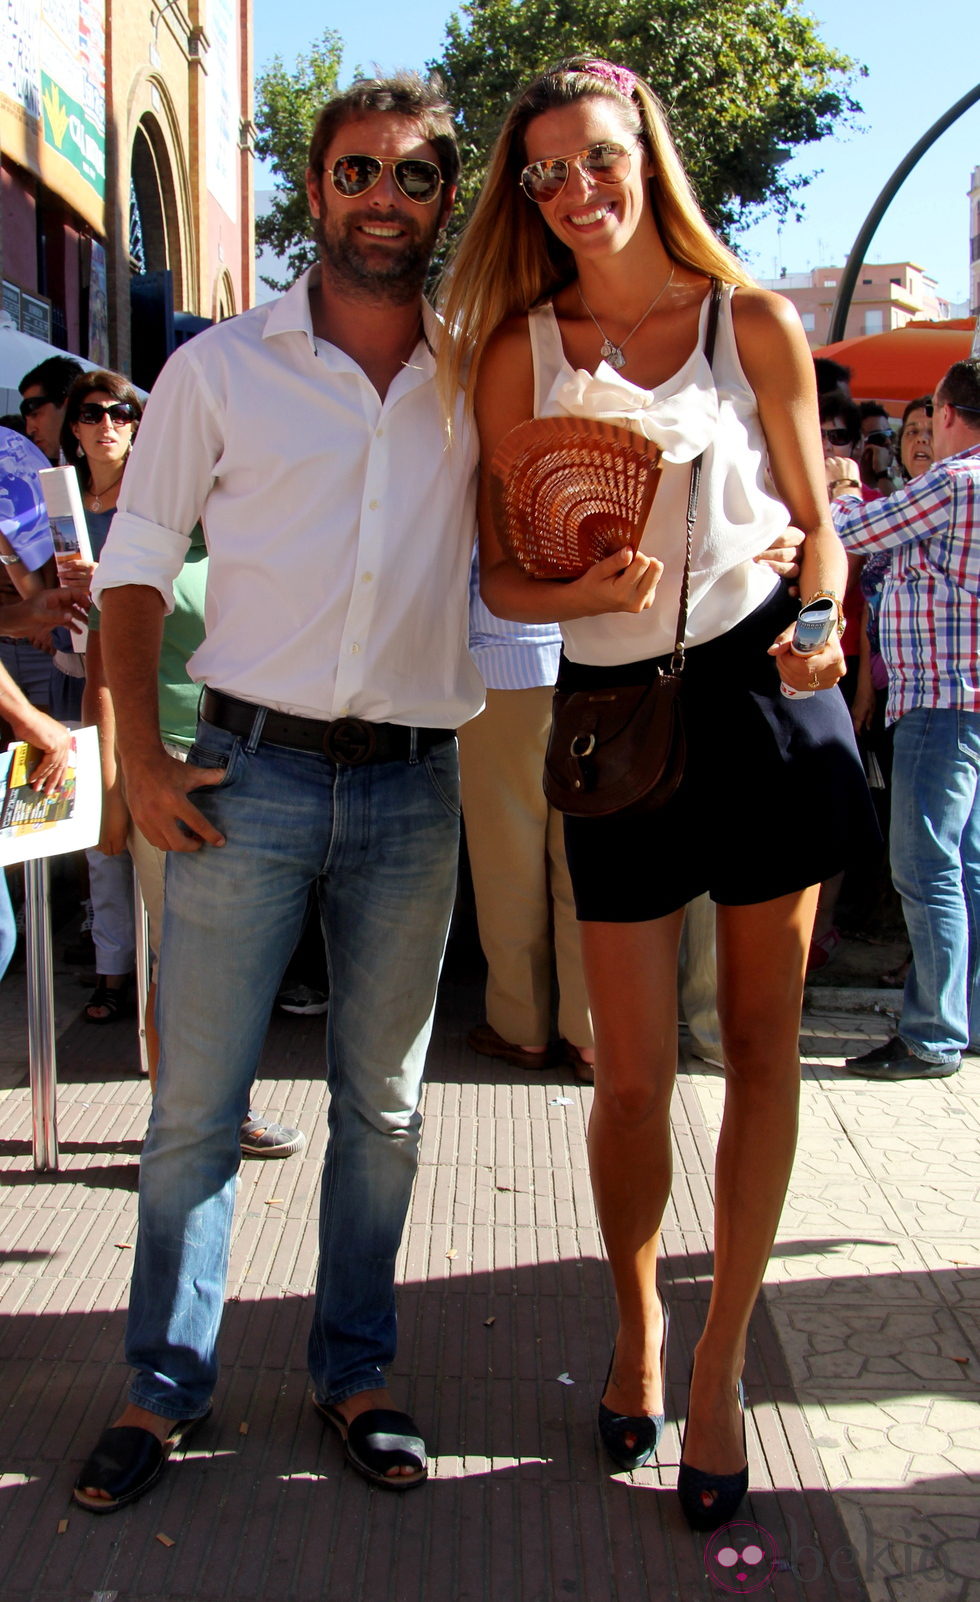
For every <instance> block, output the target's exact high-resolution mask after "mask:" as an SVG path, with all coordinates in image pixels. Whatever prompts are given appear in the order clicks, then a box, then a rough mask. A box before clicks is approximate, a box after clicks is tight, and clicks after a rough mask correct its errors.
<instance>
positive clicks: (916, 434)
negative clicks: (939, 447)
mask: <svg viewBox="0 0 980 1602" xmlns="http://www.w3.org/2000/svg"><path fill="white" fill-rule="evenodd" d="M899 454H900V455H901V458H902V471H903V473H904V475H905V478H906V480H910V479H913V478H918V477H919V475H920V473H926V472H928V471H929V468H930V467H931V466H932V464H933V460H934V453H933V448H932V396H931V395H920V396H918V398H917V399H916V400H911V401H909V403H908V405H907V406H906V408H905V410H904V412H903V413H902V431H901V434H900V435H899Z"/></svg>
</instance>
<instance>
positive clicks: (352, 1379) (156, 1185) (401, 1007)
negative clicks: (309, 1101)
mask: <svg viewBox="0 0 980 1602" xmlns="http://www.w3.org/2000/svg"><path fill="white" fill-rule="evenodd" d="M189 760H190V761H191V762H193V763H196V764H198V765H199V766H203V767H223V766H225V765H226V764H227V773H226V776H225V778H224V779H223V780H222V782H221V783H220V784H219V785H217V786H216V787H215V788H213V789H202V790H198V791H195V792H194V802H195V804H196V805H197V806H198V807H199V808H200V809H201V811H202V812H205V813H206V814H207V816H208V818H209V819H210V820H211V821H212V822H213V823H214V825H215V826H216V827H217V828H218V829H220V830H221V832H222V833H223V834H224V835H225V837H226V841H227V843H226V844H225V845H224V846H223V847H219V848H214V847H209V846H205V847H203V848H202V849H201V850H200V851H197V852H193V853H182V852H177V853H172V854H171V855H170V857H169V859H168V864H167V881H166V901H165V910H164V926H163V941H162V947H163V949H162V952H161V958H160V975H159V995H158V1014H157V1021H158V1025H159V1028H160V1035H161V1042H162V1049H161V1058H160V1074H159V1086H158V1090H157V1095H156V1099H155V1102H154V1107H153V1113H152V1116H151V1119H150V1128H149V1133H148V1136H147V1140H146V1145H145V1147H144V1151H143V1158H142V1163H141V1168H140V1214H139V1237H138V1241H137V1247H136V1254H135V1261H134V1266H133V1286H132V1296H131V1301H130V1313H129V1326H128V1331H127V1342H126V1355H127V1359H128V1361H129V1363H130V1364H131V1365H132V1367H133V1368H134V1369H135V1370H136V1374H135V1377H134V1380H133V1385H132V1388H131V1392H130V1399H131V1401H133V1402H134V1403H136V1404H137V1405H139V1406H142V1407H146V1408H149V1409H150V1410H151V1411H153V1412H155V1413H159V1414H162V1415H164V1416H168V1417H171V1418H174V1417H179V1418H191V1417H196V1416H198V1415H200V1414H202V1413H203V1412H205V1410H206V1409H207V1407H208V1404H209V1401H210V1398H211V1393H212V1391H213V1389H214V1386H215V1382H216V1380H217V1375H218V1358H217V1342H218V1331H219V1327H220V1323H221V1314H222V1307H223V1302H224V1293H225V1280H226V1274H227V1266H228V1251H229V1243H230V1238H231V1228H232V1215H233V1210H234V1199H235V1176H236V1174H237V1172H238V1166H239V1162H240V1160H241V1151H240V1147H239V1126H240V1124H241V1121H242V1119H243V1118H244V1116H245V1114H246V1111H247V1108H248V1102H249V1091H250V1089H251V1084H252V1080H253V1078H254V1076H255V1073H256V1070H257V1067H258V1062H259V1057H260V1055H261V1051H262V1045H263V1042H264V1039H265V1033H266V1028H267V1024H268V1020H269V1015H270V1013H271V1010H272V1005H273V1002H274V1000H275V996H276V991H277V989H278V986H279V981H280V977H281V975H282V973H283V971H284V969H285V966H286V963H287V961H288V959H289V957H290V955H291V953H292V950H293V946H294V944H295V941H296V939H297V937H298V935H299V931H300V927H301V924H302V921H303V915H304V911H305V908H306V901H307V892H308V889H309V886H310V885H311V884H312V883H315V884H316V885H317V886H318V890H319V897H320V908H321V915H322V918H323V923H324V929H325V934H326V946H327V953H328V962H329V971H330V1012H329V1018H328V1024H327V1039H326V1074H327V1084H328V1087H329V1091H330V1107H329V1115H328V1125H329V1140H328V1143H327V1152H326V1158H325V1161H324V1167H323V1180H322V1192H321V1208H320V1264H319V1274H318V1281H317V1288H316V1297H315V1302H314V1309H313V1327H312V1332H311V1336H310V1344H309V1361H310V1372H311V1375H312V1379H313V1384H314V1388H315V1392H316V1395H317V1396H318V1398H320V1399H321V1400H326V1401H330V1402H334V1403H336V1402H339V1401H342V1400H343V1399H344V1398H345V1397H348V1396H352V1395H354V1394H355V1393H356V1392H358V1391H362V1390H369V1389H372V1388H373V1387H375V1386H378V1385H382V1384H384V1370H385V1368H386V1366H387V1365H388V1364H390V1363H391V1361H392V1359H393V1358H394V1355H395V1295H394V1266H395V1257H396V1254H397V1251H398V1247H399V1243H400V1240H401V1234H402V1228H403V1225H404V1221H405V1216H406V1213H407V1209H408V1205H409V1200H410V1197H411V1190H412V1182H413V1180H414V1177H415V1170H416V1165H417V1158H418V1142H419V1130H420V1124H421V1119H420V1115H419V1112H418V1102H419V1096H420V1090H421V1081H422V1070H423V1066H424V1061H425V1054H426V1049H427V1047H428V1042H429V1036H430V1033H431V1028H432V1015H433V1009H434V1006H435V998H436V987H437V983H438V978H439V969H440V965H441V961H442V954H443V951H444V949H445V942H446V934H447V930H448V926H449V918H450V914H451V911H452V903H453V894H454V890H455V883H456V859H457V850H458V827H459V786H458V769H457V756H456V744H455V741H454V740H447V741H446V742H445V743H443V744H440V745H438V746H436V747H435V748H434V749H433V750H432V751H430V752H429V753H428V754H427V755H426V756H423V757H421V758H420V759H418V760H416V761H401V762H386V763H376V764H371V765H368V766H363V767H358V768H351V767H339V766H336V767H335V766H334V764H333V763H332V762H330V761H329V760H328V759H327V758H326V757H325V756H321V755H319V754H317V753H310V752H305V751H294V750H290V749H287V748H285V747H282V746H274V745H271V744H259V743H257V738H256V735H255V733H254V732H253V735H252V736H250V737H249V739H248V740H244V739H240V738H238V737H236V736H234V735H231V734H229V733H227V732H225V731H224V730H221V729H217V728H214V727H213V726H212V725H210V724H207V723H204V722H202V723H201V724H200V725H199V727H198V743H197V744H196V745H195V747H194V748H193V750H192V751H191V753H190V757H189ZM306 1133H307V1135H308V1136H314V1135H315V1132H314V1131H310V1130H308V1131H307V1132H306Z"/></svg>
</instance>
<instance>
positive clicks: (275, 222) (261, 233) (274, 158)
mask: <svg viewBox="0 0 980 1602" xmlns="http://www.w3.org/2000/svg"><path fill="white" fill-rule="evenodd" d="M343 48H344V46H343V41H342V39H341V38H340V35H339V34H337V33H333V32H332V31H331V30H329V29H328V30H327V31H326V32H325V33H324V34H322V35H321V37H320V38H319V39H318V40H316V41H315V42H314V43H313V44H312V45H311V46H310V48H309V50H308V51H307V52H306V54H305V55H303V56H300V57H298V58H297V61H296V66H295V69H294V71H292V72H289V71H287V69H286V68H285V67H284V66H283V63H282V58H281V56H273V58H272V62H271V64H270V65H269V66H268V67H267V68H266V70H265V72H263V73H262V74H261V75H260V76H259V77H258V78H257V79H256V83H255V126H256V130H257V133H256V139H255V153H256V155H257V156H259V157H261V159H262V160H263V161H268V162H270V164H271V166H272V170H273V172H274V173H275V176H276V183H275V193H274V197H273V201H272V207H271V209H270V210H269V211H268V212H267V213H266V215H265V216H264V217H258V218H256V222H255V239H256V243H257V244H259V245H269V246H271V248H272V249H273V250H274V251H275V253H276V255H277V256H279V257H284V258H285V259H286V262H287V265H288V268H289V276H288V278H287V279H286V280H285V281H284V282H280V281H279V280H277V279H275V278H267V277H265V275H264V274H263V282H264V283H266V284H268V286H269V288H270V289H278V290H282V289H287V288H288V287H289V285H290V284H291V283H292V282H293V280H294V279H295V278H297V277H298V276H299V274H300V273H301V272H302V271H303V269H304V267H309V265H310V264H311V262H313V261H315V260H316V248H315V246H314V245H313V243H312V241H311V239H310V215H309V210H308V207H307V204H306V182H305V179H306V159H307V154H308V151H309V146H310V135H311V134H312V132H313V124H314V122H315V121H316V118H317V113H318V112H319V111H320V108H321V107H322V106H323V103H324V101H326V100H329V99H330V97H331V96H332V95H334V94H336V93H337V74H338V72H339V70H340V58H341V56H342V54H343Z"/></svg>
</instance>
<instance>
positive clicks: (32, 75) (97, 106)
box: [0, 0, 105, 230]
mask: <svg viewBox="0 0 980 1602" xmlns="http://www.w3.org/2000/svg"><path fill="white" fill-rule="evenodd" d="M0 108H2V109H3V111H4V113H5V116H4V150H5V153H7V154H9V155H10V156H11V157H12V158H13V159H14V160H15V161H17V162H19V163H20V165H21V166H24V167H27V168H28V169H29V170H30V171H31V172H33V173H35V174H36V175H37V176H38V177H39V178H42V179H43V180H44V181H45V182H46V183H48V184H50V185H51V187H52V188H53V189H55V190H56V191H57V192H58V193H59V194H62V195H64V197H65V199H67V200H68V201H70V202H71V204H73V205H74V206H75V207H76V208H77V209H78V211H80V212H81V214H82V216H83V217H85V218H86V220H87V221H89V222H91V223H93V224H94V225H95V226H96V227H97V228H99V229H100V230H101V228H102V225H103V203H104V197H105V0H40V3H39V0H0Z"/></svg>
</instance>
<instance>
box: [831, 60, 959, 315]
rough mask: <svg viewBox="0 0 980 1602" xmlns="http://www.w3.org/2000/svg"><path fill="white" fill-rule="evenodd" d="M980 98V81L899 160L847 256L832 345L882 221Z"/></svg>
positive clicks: (836, 301)
mask: <svg viewBox="0 0 980 1602" xmlns="http://www.w3.org/2000/svg"><path fill="white" fill-rule="evenodd" d="M978 100H980V83H978V84H977V85H976V87H975V88H973V89H971V90H969V92H968V93H967V94H965V95H964V96H963V98H962V99H961V100H957V102H956V104H955V106H950V108H949V110H948V111H947V112H945V113H944V115H943V116H941V117H940V119H939V121H938V122H934V123H933V125H932V127H931V128H930V129H929V130H928V132H927V133H924V134H923V135H922V138H921V139H920V140H919V142H918V144H915V145H913V146H912V149H911V150H910V151H909V153H908V155H907V156H906V157H905V158H904V160H903V161H900V162H899V164H898V166H897V167H896V168H895V171H894V172H893V173H892V175H891V177H890V178H889V180H888V182H887V183H886V185H885V187H884V189H883V190H882V191H881V194H880V195H879V196H878V199H877V200H876V201H875V203H874V205H873V206H872V208H871V210H870V211H869V212H868V215H867V217H866V218H865V219H864V222H863V223H862V224H861V227H860V228H859V229H858V235H857V238H856V239H855V241H854V243H853V245H852V246H851V249H850V254H849V255H848V258H847V266H846V267H845V268H844V276H843V277H842V279H841V281H840V288H839V289H838V291H837V299H836V300H835V301H834V309H833V311H832V312H831V314H830V330H829V332H828V334H827V344H828V345H834V344H836V343H837V341H838V340H839V339H843V338H844V330H845V328H846V327H847V314H848V312H849V311H850V309H851V296H852V295H853V294H854V286H855V284H856V283H857V280H858V273H859V272H860V271H861V268H862V267H863V266H864V258H865V256H866V255H867V253H868V246H869V245H870V244H871V241H872V239H873V238H874V236H875V234H876V233H877V232H878V224H879V223H880V222H881V219H882V218H883V217H884V215H885V212H886V211H887V210H888V208H889V206H890V205H891V203H892V201H893V200H894V199H895V196H896V195H897V194H898V191H899V190H900V189H901V187H902V185H903V184H904V182H905V180H906V178H907V177H908V175H909V173H910V172H911V171H912V168H913V167H915V166H916V165H917V163H918V162H919V160H920V158H921V157H922V156H924V155H925V153H926V151H927V150H928V149H929V148H930V146H932V145H934V144H935V143H936V140H937V139H938V138H939V136H940V134H944V133H945V132H946V129H947V128H949V127H951V126H952V124H953V123H954V122H956V121H957V119H958V118H959V117H962V115H963V113H964V111H969V109H970V107H971V106H974V105H976V103H977V101H978Z"/></svg>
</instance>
